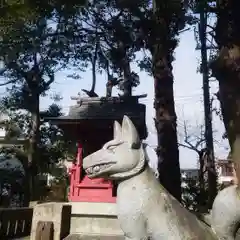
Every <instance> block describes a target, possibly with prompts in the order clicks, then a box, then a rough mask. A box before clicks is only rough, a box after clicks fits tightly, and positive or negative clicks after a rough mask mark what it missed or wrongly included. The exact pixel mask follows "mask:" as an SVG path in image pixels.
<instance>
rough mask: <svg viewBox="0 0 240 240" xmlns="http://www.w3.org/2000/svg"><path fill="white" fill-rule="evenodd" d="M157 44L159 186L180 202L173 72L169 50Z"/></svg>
mask: <svg viewBox="0 0 240 240" xmlns="http://www.w3.org/2000/svg"><path fill="white" fill-rule="evenodd" d="M164 49H165V48H164V46H161V44H160V43H157V44H156V46H155V47H154V48H153V49H152V51H151V52H152V61H153V76H154V84H155V101H154V108H155V110H156V119H155V125H156V129H157V136H158V148H157V155H158V158H159V165H158V168H159V173H160V174H159V176H160V182H161V183H162V185H163V186H164V187H165V188H166V189H167V190H168V191H169V193H170V194H172V195H173V196H174V197H175V198H176V199H178V200H179V201H181V175H180V165H179V151H178V141H177V129H176V119H177V117H176V112H175V104H174V97H173V75H172V65H171V61H170V60H169V59H170V57H169V53H168V52H166V51H165V50H164Z"/></svg>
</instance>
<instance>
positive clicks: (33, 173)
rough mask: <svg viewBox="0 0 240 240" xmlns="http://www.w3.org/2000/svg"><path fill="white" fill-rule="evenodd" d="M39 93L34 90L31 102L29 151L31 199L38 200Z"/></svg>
mask: <svg viewBox="0 0 240 240" xmlns="http://www.w3.org/2000/svg"><path fill="white" fill-rule="evenodd" d="M39 98H40V96H39V93H38V91H37V89H34V90H33V91H32V103H31V108H30V111H31V132H30V138H29V152H28V166H29V167H28V169H29V173H28V176H29V184H30V193H31V200H32V201H34V200H37V199H38V195H37V189H36V179H37V174H38V172H39V171H38V170H39V158H38V142H39V127H40V117H39Z"/></svg>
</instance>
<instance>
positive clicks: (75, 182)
mask: <svg viewBox="0 0 240 240" xmlns="http://www.w3.org/2000/svg"><path fill="white" fill-rule="evenodd" d="M82 153H83V146H82V144H81V143H78V151H77V159H76V162H75V163H73V164H72V167H71V169H69V174H70V191H69V201H72V202H108V203H115V202H116V197H113V185H112V183H111V181H106V180H104V179H102V178H98V179H89V178H88V177H87V176H84V177H83V176H82V174H83V169H82V160H83V154H82Z"/></svg>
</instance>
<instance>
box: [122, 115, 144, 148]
mask: <svg viewBox="0 0 240 240" xmlns="http://www.w3.org/2000/svg"><path fill="white" fill-rule="evenodd" d="M122 138H123V140H124V141H126V142H128V143H129V145H130V146H131V147H132V148H139V146H140V139H139V135H138V132H137V129H136V128H135V126H134V124H133V123H132V121H131V120H130V118H129V117H127V116H126V115H124V117H123V121H122Z"/></svg>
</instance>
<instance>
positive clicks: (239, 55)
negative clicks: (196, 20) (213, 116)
mask: <svg viewBox="0 0 240 240" xmlns="http://www.w3.org/2000/svg"><path fill="white" fill-rule="evenodd" d="M238 4H239V1H238V0H221V1H220V0H219V1H217V10H218V11H217V25H216V31H215V32H216V34H215V40H216V42H217V44H218V47H219V52H218V55H217V57H216V59H215V60H214V61H213V62H212V63H211V65H210V66H211V69H212V73H213V75H214V76H215V77H216V79H217V80H218V82H219V94H218V97H219V100H220V104H221V110H222V115H223V122H224V125H225V128H226V132H227V136H228V140H229V144H230V147H231V150H232V147H233V143H234V141H235V139H236V136H237V135H240V91H239V89H240V34H239V32H240V25H239V10H238ZM223 29H224V30H223ZM234 164H235V169H236V170H237V169H239V166H237V165H236V164H238V163H236V162H235V163H234ZM236 174H237V175H239V174H240V173H239V171H236ZM238 177H240V176H238Z"/></svg>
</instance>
